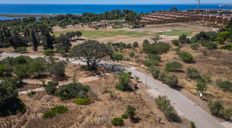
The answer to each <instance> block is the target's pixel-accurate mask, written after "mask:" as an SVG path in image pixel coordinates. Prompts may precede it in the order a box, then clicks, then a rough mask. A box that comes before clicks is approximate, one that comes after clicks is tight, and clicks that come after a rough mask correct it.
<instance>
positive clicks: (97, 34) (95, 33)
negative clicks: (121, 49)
mask: <svg viewBox="0 0 232 128" xmlns="http://www.w3.org/2000/svg"><path fill="white" fill-rule="evenodd" d="M80 31H81V32H82V34H83V36H84V37H87V38H102V37H114V36H131V37H138V36H145V35H148V33H146V32H133V31H125V30H80ZM66 32H68V31H64V32H63V33H66ZM53 34H54V35H55V36H59V35H60V34H61V33H58V32H54V33H53Z"/></svg>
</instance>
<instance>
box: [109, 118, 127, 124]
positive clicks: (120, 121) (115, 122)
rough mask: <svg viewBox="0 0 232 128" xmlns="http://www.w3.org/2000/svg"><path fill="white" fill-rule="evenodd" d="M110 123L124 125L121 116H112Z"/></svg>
mask: <svg viewBox="0 0 232 128" xmlns="http://www.w3.org/2000/svg"><path fill="white" fill-rule="evenodd" d="M111 123H112V124H113V125H114V126H123V125H124V121H123V119H122V118H114V119H113V120H112V121H111Z"/></svg>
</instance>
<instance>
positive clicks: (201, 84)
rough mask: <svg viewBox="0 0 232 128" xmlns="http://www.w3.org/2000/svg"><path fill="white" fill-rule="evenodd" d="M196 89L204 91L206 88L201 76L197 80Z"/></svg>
mask: <svg viewBox="0 0 232 128" xmlns="http://www.w3.org/2000/svg"><path fill="white" fill-rule="evenodd" d="M196 86H197V90H198V91H200V92H205V91H206V90H207V84H206V81H205V79H203V78H201V79H198V80H197V85H196Z"/></svg>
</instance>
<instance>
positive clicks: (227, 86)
mask: <svg viewBox="0 0 232 128" xmlns="http://www.w3.org/2000/svg"><path fill="white" fill-rule="evenodd" d="M217 86H218V87H219V88H221V89H222V90H223V91H228V92H232V83H231V82H230V81H228V80H225V81H217Z"/></svg>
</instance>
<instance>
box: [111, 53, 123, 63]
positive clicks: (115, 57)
mask: <svg viewBox="0 0 232 128" xmlns="http://www.w3.org/2000/svg"><path fill="white" fill-rule="evenodd" d="M111 58H112V60H113V61H120V60H123V54H122V53H115V52H114V53H113V54H112V56H111Z"/></svg>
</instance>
